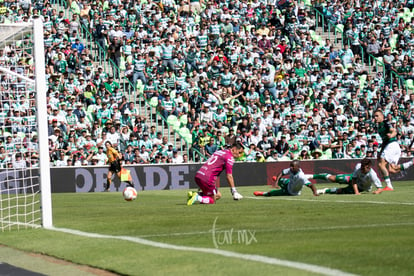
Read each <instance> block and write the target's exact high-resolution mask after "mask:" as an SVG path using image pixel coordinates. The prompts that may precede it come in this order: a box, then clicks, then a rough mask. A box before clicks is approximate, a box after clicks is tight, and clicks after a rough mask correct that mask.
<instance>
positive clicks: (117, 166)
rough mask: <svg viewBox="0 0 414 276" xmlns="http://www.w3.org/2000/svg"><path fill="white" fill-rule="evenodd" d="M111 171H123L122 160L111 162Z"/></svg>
mask: <svg viewBox="0 0 414 276" xmlns="http://www.w3.org/2000/svg"><path fill="white" fill-rule="evenodd" d="M109 171H110V172H113V173H119V172H120V171H121V160H116V161H113V162H111V164H109Z"/></svg>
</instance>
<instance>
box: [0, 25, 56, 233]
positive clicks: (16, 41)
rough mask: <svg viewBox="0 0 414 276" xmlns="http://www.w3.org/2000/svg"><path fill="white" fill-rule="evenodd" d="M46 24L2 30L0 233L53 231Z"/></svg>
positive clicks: (0, 30)
mask: <svg viewBox="0 0 414 276" xmlns="http://www.w3.org/2000/svg"><path fill="white" fill-rule="evenodd" d="M46 93H47V85H46V74H45V49H44V41H43V22H42V21H41V19H34V20H33V21H32V22H31V23H27V24H0V126H1V128H0V132H1V133H0V135H1V136H2V138H3V139H2V140H1V144H0V165H1V168H0V232H1V231H10V230H15V229H17V230H19V229H25V228H38V227H45V228H50V227H52V226H53V222H52V200H51V180H50V161H49V145H48V140H49V137H48V115H47V97H46Z"/></svg>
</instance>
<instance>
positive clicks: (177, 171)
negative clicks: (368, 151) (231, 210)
mask: <svg viewBox="0 0 414 276" xmlns="http://www.w3.org/2000/svg"><path fill="white" fill-rule="evenodd" d="M405 161H407V160H401V162H405ZM358 162H359V160H357V159H341V160H311V161H301V168H302V170H303V171H304V172H305V173H306V174H313V173H330V174H344V173H352V172H353V170H354V168H355V165H356V164H357V163H358ZM201 165H202V164H181V165H137V166H126V167H125V168H127V169H128V170H129V171H130V173H131V177H132V181H133V183H134V185H135V188H136V189H137V190H138V191H142V190H178V189H197V186H196V184H195V182H194V176H195V174H196V172H197V170H198V169H199V168H200V167H201ZM289 165H290V161H281V162H265V163H235V165H234V168H233V177H234V180H235V183H236V186H260V185H266V184H267V185H270V184H271V183H272V177H273V176H276V175H277V174H279V173H280V171H281V170H283V169H286V168H289ZM373 168H374V169H375V170H376V171H377V173H378V169H377V167H376V160H375V161H373ZM38 174H39V171H38V169H19V170H10V169H9V170H6V169H2V170H0V190H1V191H2V192H5V191H6V190H7V189H8V188H18V190H19V192H23V191H24V188H25V187H28V186H30V185H29V183H30V181H38V178H37V177H36V176H38ZM107 174H108V167H107V166H105V167H97V166H94V167H92V166H82V167H59V168H57V167H53V168H51V183H52V192H53V193H73V192H78V193H81V192H102V191H103V190H104V183H106V177H107ZM378 175H379V176H380V174H378ZM413 177H414V168H413V167H411V168H410V169H408V170H407V171H403V172H401V173H398V174H394V175H391V179H392V180H394V181H399V180H411V179H413ZM322 182H323V181H322ZM218 186H219V187H220V186H221V188H222V189H226V188H228V185H227V181H226V173H225V172H223V173H222V174H221V177H220V179H219V182H218ZM125 187H126V183H124V182H120V180H119V179H118V177H117V176H114V177H113V182H112V185H111V191H122V190H123V189H124V188H125Z"/></svg>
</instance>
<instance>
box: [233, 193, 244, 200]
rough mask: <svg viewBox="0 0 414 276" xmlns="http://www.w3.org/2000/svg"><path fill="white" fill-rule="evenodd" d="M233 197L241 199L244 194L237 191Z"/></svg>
mask: <svg viewBox="0 0 414 276" xmlns="http://www.w3.org/2000/svg"><path fill="white" fill-rule="evenodd" d="M233 199H234V200H241V199H243V196H242V195H241V194H239V193H238V192H237V191H236V192H234V193H233Z"/></svg>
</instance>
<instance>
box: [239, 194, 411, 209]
mask: <svg viewBox="0 0 414 276" xmlns="http://www.w3.org/2000/svg"><path fill="white" fill-rule="evenodd" d="M327 196H329V195H327ZM344 196H345V195H344ZM244 198H248V199H256V200H269V199H271V200H287V201H307V202H324V203H366V204H379V205H408V206H414V202H396V201H394V202H393V201H389V202H387V201H371V200H368V201H356V200H321V199H320V197H318V198H315V199H305V198H297V197H293V196H269V197H266V196H259V197H257V196H245V197H244Z"/></svg>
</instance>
